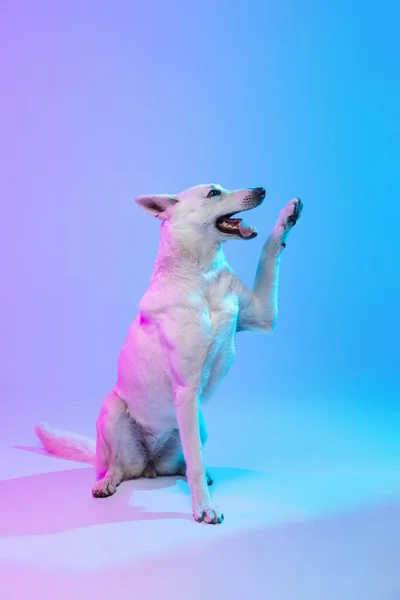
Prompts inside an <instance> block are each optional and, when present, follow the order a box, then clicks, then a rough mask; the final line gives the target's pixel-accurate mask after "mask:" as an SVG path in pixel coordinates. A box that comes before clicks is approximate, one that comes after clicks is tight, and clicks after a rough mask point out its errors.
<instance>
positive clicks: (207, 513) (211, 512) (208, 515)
mask: <svg viewBox="0 0 400 600" xmlns="http://www.w3.org/2000/svg"><path fill="white" fill-rule="evenodd" d="M193 516H194V519H195V521H197V522H198V523H201V522H203V521H204V523H208V524H209V525H217V524H219V523H222V521H223V520H224V515H223V514H222V512H221V510H220V509H219V508H218V506H216V505H215V504H214V503H213V501H212V500H211V499H210V500H209V501H207V502H200V503H198V504H196V505H195V506H194V508H193Z"/></svg>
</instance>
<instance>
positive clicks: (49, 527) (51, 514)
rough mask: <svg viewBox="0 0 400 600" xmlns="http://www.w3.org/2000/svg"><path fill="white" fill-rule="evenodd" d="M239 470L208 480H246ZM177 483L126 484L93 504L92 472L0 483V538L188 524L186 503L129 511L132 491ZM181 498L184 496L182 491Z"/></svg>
mask: <svg viewBox="0 0 400 600" xmlns="http://www.w3.org/2000/svg"><path fill="white" fill-rule="evenodd" d="M20 449H21V450H28V451H29V450H30V451H34V452H35V451H36V449H34V448H22V447H20ZM250 473H251V472H250V471H247V470H245V469H231V468H214V469H212V475H213V478H214V479H215V481H216V483H215V484H214V485H217V486H219V485H220V484H221V483H223V482H228V481H232V480H237V479H241V478H243V477H244V478H246V477H248V476H249V474H250ZM179 480H181V481H184V479H183V478H182V477H157V478H156V479H143V478H142V479H137V480H135V481H126V482H124V483H122V484H121V486H119V488H118V490H117V493H116V494H115V495H114V496H112V497H110V498H104V499H95V498H93V497H92V495H91V488H92V486H93V483H94V481H95V472H94V469H93V468H92V467H88V468H78V469H76V468H75V469H68V470H63V471H55V472H51V473H41V474H38V475H29V476H26V477H17V478H15V479H8V480H5V481H0V515H1V519H0V537H8V536H26V535H45V534H51V533H59V532H62V531H68V530H71V529H78V528H80V527H88V526H91V525H100V524H106V523H119V522H126V521H135V520H158V519H184V520H189V521H192V520H193V517H192V514H191V503H190V499H189V498H188V502H187V507H188V510H187V513H184V512H149V511H146V510H145V509H144V508H143V507H141V506H137V505H135V491H138V490H160V489H166V488H169V487H172V486H174V485H175V484H176V483H177V481H179ZM181 491H182V492H183V493H186V494H189V490H188V487H187V485H186V484H185V485H182V490H181Z"/></svg>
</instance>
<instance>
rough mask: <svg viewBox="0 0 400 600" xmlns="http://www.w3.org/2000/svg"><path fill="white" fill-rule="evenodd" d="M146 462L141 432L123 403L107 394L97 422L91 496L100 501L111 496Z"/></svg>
mask: <svg viewBox="0 0 400 600" xmlns="http://www.w3.org/2000/svg"><path fill="white" fill-rule="evenodd" d="M146 462H147V453H146V447H145V444H144V440H143V439H142V436H141V431H140V428H139V426H138V425H137V423H136V422H135V421H134V419H133V418H132V416H131V414H130V412H129V411H128V409H127V406H126V404H125V402H124V401H123V400H122V399H121V398H120V397H119V396H118V395H117V394H116V393H115V392H111V393H110V394H108V395H107V396H106V398H105V400H104V402H103V406H102V408H101V411H100V415H99V417H98V419H97V442H96V472H97V482H96V483H95V485H94V487H93V490H92V493H93V496H95V497H96V498H104V497H106V496H111V495H112V494H114V493H115V491H116V489H117V486H118V485H119V484H120V483H121V482H122V481H123V480H125V479H134V478H136V477H140V476H141V475H142V473H143V470H144V468H145V466H146Z"/></svg>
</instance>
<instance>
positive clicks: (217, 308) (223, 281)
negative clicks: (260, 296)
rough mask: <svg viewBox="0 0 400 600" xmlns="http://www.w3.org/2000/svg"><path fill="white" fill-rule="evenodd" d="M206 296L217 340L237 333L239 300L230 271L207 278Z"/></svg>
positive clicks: (209, 275)
mask: <svg viewBox="0 0 400 600" xmlns="http://www.w3.org/2000/svg"><path fill="white" fill-rule="evenodd" d="M204 296H205V299H206V303H207V308H208V313H209V317H210V320H211V327H212V334H213V337H214V338H215V337H216V336H217V337H218V336H219V335H221V334H222V333H224V334H225V336H227V335H229V334H230V333H232V331H231V330H234V331H236V321H237V315H238V298H237V294H236V291H235V286H234V276H233V275H232V273H231V272H230V271H228V270H224V271H222V272H216V273H210V274H208V277H207V278H206V282H205V287H204Z"/></svg>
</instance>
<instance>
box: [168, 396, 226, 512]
mask: <svg viewBox="0 0 400 600" xmlns="http://www.w3.org/2000/svg"><path fill="white" fill-rule="evenodd" d="M175 406H176V413H177V419H178V426H179V432H180V436H181V441H182V449H183V455H184V457H185V461H186V477H187V481H188V484H189V487H190V492H191V495H192V503H193V514H194V518H195V520H196V521H198V522H201V521H205V523H213V524H216V523H222V521H223V519H224V516H223V514H222V513H221V511H220V510H219V508H218V507H217V506H216V505H215V504H214V503H213V500H212V498H211V494H210V492H209V490H208V482H207V472H206V468H205V465H204V459H203V448H202V442H201V437H200V411H199V397H198V390H197V389H196V388H191V387H188V386H182V385H179V386H178V387H177V388H176V390H175Z"/></svg>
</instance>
